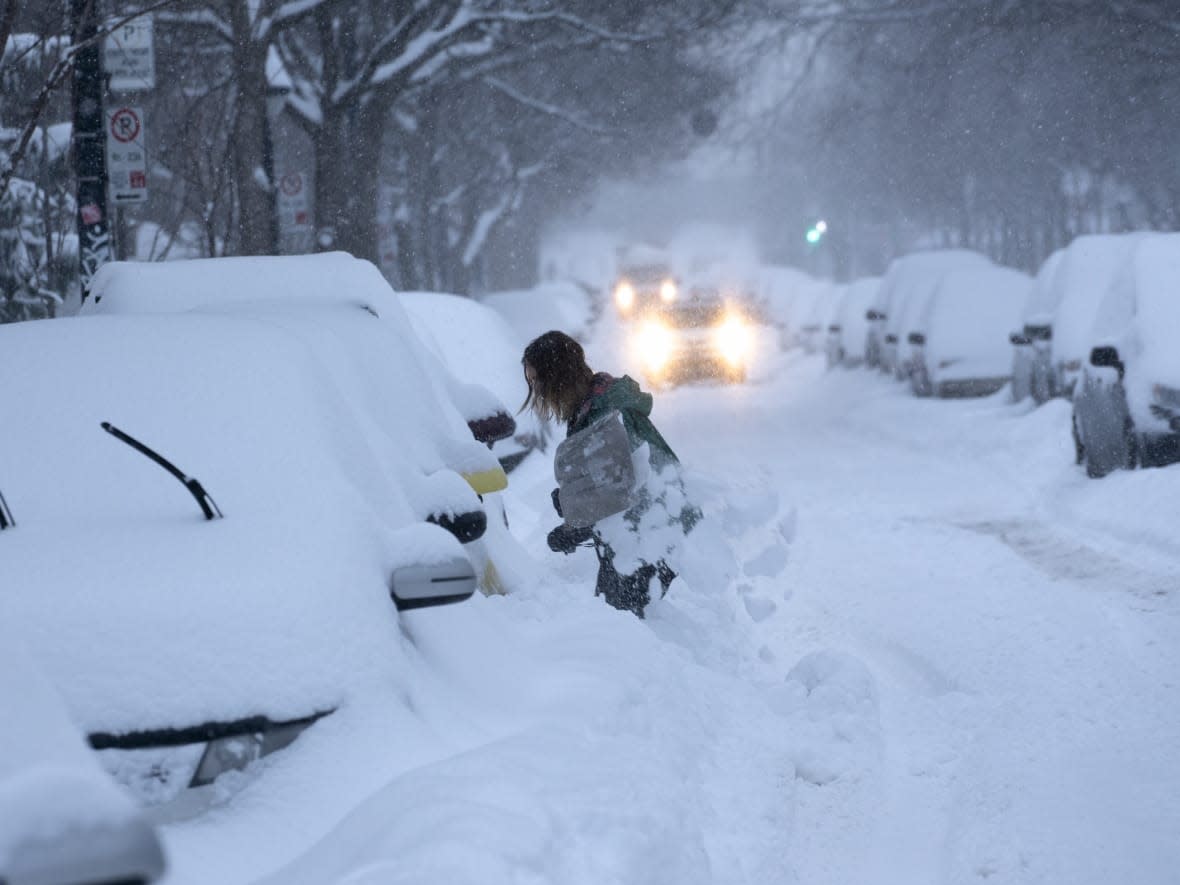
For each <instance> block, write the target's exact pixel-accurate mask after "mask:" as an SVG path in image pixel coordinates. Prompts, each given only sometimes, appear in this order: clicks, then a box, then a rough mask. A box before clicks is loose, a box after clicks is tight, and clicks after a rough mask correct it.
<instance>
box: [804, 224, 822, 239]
mask: <svg viewBox="0 0 1180 885" xmlns="http://www.w3.org/2000/svg"><path fill="white" fill-rule="evenodd" d="M822 236H823V234H822V233H821V232H820V231H819V229H818V228H814V227H813V228H810V229H809V230H808V231H807V242H809V243H818V242H819V238H820V237H822Z"/></svg>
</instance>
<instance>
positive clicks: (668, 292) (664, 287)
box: [660, 280, 679, 304]
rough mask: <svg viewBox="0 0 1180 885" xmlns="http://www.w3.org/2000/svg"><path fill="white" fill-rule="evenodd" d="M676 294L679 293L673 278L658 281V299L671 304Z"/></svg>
mask: <svg viewBox="0 0 1180 885" xmlns="http://www.w3.org/2000/svg"><path fill="white" fill-rule="evenodd" d="M677 294H679V293H678V292H677V289H676V281H675V280H664V282H662V283H660V300H661V301H663V302H664V303H665V304H671V303H672V302H673V301H675V300H676V296H677Z"/></svg>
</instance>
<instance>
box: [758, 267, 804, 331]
mask: <svg viewBox="0 0 1180 885" xmlns="http://www.w3.org/2000/svg"><path fill="white" fill-rule="evenodd" d="M756 277H757V280H756V287H757V296H758V300H759V302H760V308H761V310H762V312H763V313H764V314H765V315H766V317H767V318H768V319H769V321H770V322H771V323H772V324H773V325H774V326H775V327H776V329H777V332H778V341H779V346H780V347H782V348H783V349H786V348H789V347H793V346H794V342H795V339H796V337H797V336H798V333H799V325H800V318H799V316H798V315H797V313H796V311H795V310H794V306H795V304H796V303H797V302H798V300H799V299H800V298H801V297H802V296H803V294H804V293H805V292H809V291H811V288H812V286H813V285H814V283H815V278H814V277H812V276H810V275H809V274H807V273H804V272H803V271H801V270H799V269H798V268H795V267H786V266H783V265H775V264H767V265H762V266H761V267H760V268H759V269H758V271H757V274H756Z"/></svg>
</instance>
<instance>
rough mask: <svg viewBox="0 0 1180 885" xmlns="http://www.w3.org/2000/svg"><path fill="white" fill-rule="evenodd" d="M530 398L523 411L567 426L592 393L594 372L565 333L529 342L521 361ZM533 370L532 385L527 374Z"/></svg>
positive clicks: (580, 351) (523, 405)
mask: <svg viewBox="0 0 1180 885" xmlns="http://www.w3.org/2000/svg"><path fill="white" fill-rule="evenodd" d="M520 363H521V365H522V366H523V367H524V369H525V381H526V382H528V385H529V395H528V396H527V397H525V401H524V403H523V404H522V405H521V407H520V410H521V411H522V412H523V411H524V410H525V409H530V408H531V409H532V410H533V411H534V412H535V413H536V414H537V416H538V417H540V418H542V419H543V420H552V421H560V422H562V423H567V422H568V421H569V420H570V419H571V418H572V417H574V412H576V411H577V408H578V406H579V405H581V403H582V400H584V399H585V398H586V397H587V395H588V394H589V393H590V385H591V383H592V382H593V380H594V372H593V371H592V370H591V369H590V367H589V366H588V365H586V352H585V351H584V350H582V345H580V344H579V343H578V342H577V341H575V340H574V339H573V338H571V337H570V336H569V335H567V334H565V332H558V331H556V330H554V331H551V332H546V333H545V334H544V335H540V336H538V337H537V338H534V339H533V340H532V341H531V342H529V346H528V347H526V348H525V349H524V356H523V357H521V360H520ZM529 369H532V370H533V376H534V377H533V380H532V381H529V378H528V374H529V373H528V370H529Z"/></svg>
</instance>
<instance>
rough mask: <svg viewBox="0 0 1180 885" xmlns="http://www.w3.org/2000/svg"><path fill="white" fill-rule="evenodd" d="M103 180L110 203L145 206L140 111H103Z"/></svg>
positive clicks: (125, 108)
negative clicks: (106, 185)
mask: <svg viewBox="0 0 1180 885" xmlns="http://www.w3.org/2000/svg"><path fill="white" fill-rule="evenodd" d="M106 135H107V177H108V178H109V179H110V183H111V203H112V205H115V206H122V205H126V204H127V203H144V202H147V196H148V190H147V146H146V144H145V141H144V123H143V110H142V109H140V108H135V107H118V108H115V109H114V110H113V111H107V131H106Z"/></svg>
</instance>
